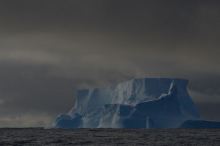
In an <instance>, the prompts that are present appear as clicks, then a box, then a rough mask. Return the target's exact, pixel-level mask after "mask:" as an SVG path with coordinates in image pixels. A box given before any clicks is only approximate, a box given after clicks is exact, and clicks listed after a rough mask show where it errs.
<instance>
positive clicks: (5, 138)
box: [0, 128, 220, 146]
mask: <svg viewBox="0 0 220 146" xmlns="http://www.w3.org/2000/svg"><path fill="white" fill-rule="evenodd" d="M4 145H14V146H20V145H21V146H23V145H34V146H36V145H100V146H103V145H131V146H134V145H152V146H154V145H155V146H157V145H159V146H161V145H163V146H174V145H175V146H176V145H192V146H197V145H198V146H212V145H213V146H218V145H220V129H65V130H64V129H43V128H1V129H0V146H4Z"/></svg>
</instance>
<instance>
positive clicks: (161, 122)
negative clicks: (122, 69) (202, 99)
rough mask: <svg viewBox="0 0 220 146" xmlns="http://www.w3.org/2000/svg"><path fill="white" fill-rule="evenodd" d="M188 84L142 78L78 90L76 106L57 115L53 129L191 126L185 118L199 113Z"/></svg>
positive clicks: (186, 81) (170, 79) (162, 79)
mask: <svg viewBox="0 0 220 146" xmlns="http://www.w3.org/2000/svg"><path fill="white" fill-rule="evenodd" d="M187 83H188V80H186V79H176V78H174V79H172V78H141V79H133V80H130V81H125V82H121V83H119V84H118V85H116V86H111V87H107V88H94V89H85V90H78V91H77V100H76V103H75V106H74V107H73V108H72V109H71V110H70V112H69V113H68V114H61V115H59V116H58V118H57V119H56V121H55V124H54V125H53V126H52V128H148V129H150V128H182V127H187V126H188V127H189V125H190V126H191V127H193V126H192V125H195V124H190V123H189V122H188V123H187V121H199V120H200V114H199V110H198V109H197V108H196V106H195V104H194V102H193V101H192V99H191V98H190V96H189V94H188V93H187V89H186V86H187ZM203 125H204V124H203ZM191 127H190V128H191Z"/></svg>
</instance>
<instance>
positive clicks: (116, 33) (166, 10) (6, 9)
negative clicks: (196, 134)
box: [0, 0, 220, 127]
mask: <svg viewBox="0 0 220 146" xmlns="http://www.w3.org/2000/svg"><path fill="white" fill-rule="evenodd" d="M219 8H220V2H219V1H206V0H194V1H191V0H164V1H161V0H138V1H134V0H120V1H119V0H95V1H92V0H65V1H61V0H59V1H58V0H31V1H30V0H19V1H13V0H1V1H0V18H1V20H0V70H1V72H0V79H1V80H0V110H1V112H0V114H1V115H0V116H1V118H0V124H1V125H0V126H1V127H3V126H44V125H49V124H51V122H52V121H53V120H54V118H55V117H56V115H57V114H59V113H62V112H64V113H66V112H68V111H69V110H70V109H71V108H72V107H73V105H74V102H75V99H76V90H77V89H83V88H93V87H103V86H110V85H114V84H117V83H118V82H120V81H125V80H129V79H132V78H140V77H171V78H186V79H189V85H188V89H189V93H190V95H191V96H192V98H193V100H194V101H195V102H196V104H197V106H198V108H199V110H200V111H201V115H202V117H204V118H209V119H214V120H220V117H219V113H218V112H217V111H220V109H219V107H218V105H219V104H220V67H219V64H220V59H219V54H220V49H219V46H220V44H219V39H220V35H219V32H220V30H219V29H220V28H219V26H220V17H219V16H220V9H219ZM28 121H29V122H28ZM21 123H23V124H21Z"/></svg>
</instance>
